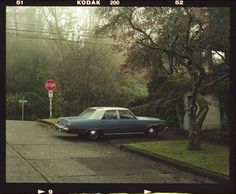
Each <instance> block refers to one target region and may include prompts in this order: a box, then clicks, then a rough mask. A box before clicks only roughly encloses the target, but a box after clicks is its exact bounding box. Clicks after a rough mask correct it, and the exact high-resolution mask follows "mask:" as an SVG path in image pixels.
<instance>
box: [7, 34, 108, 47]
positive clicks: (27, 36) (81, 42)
mask: <svg viewBox="0 0 236 194" xmlns="http://www.w3.org/2000/svg"><path fill="white" fill-rule="evenodd" d="M6 34H7V35H8V36H10V37H15V38H17V37H19V38H28V39H40V40H60V41H65V42H73V43H80V44H94V45H101V46H109V47H111V46H112V44H101V43H94V42H89V41H76V40H66V39H58V38H48V37H39V36H32V35H31V36H30V35H21V34H16V33H6Z"/></svg>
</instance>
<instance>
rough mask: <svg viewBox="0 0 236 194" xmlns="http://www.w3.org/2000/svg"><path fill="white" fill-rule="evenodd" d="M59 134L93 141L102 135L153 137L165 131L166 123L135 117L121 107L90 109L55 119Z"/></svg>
mask: <svg viewBox="0 0 236 194" xmlns="http://www.w3.org/2000/svg"><path fill="white" fill-rule="evenodd" d="M55 126H56V129H57V130H59V131H61V132H66V133H72V134H79V135H87V136H88V137H89V138H90V139H92V140H95V139H98V138H99V137H101V136H103V135H124V134H145V135H146V136H148V137H155V136H156V135H157V133H159V132H161V131H163V130H165V129H167V122H166V121H164V120H160V119H158V118H151V117H140V116H135V115H134V114H133V113H132V112H131V111H130V110H129V109H127V108H121V107H90V108H88V109H86V110H85V111H83V112H82V113H81V114H80V115H79V116H74V117H61V118H58V119H57V122H56V124H55Z"/></svg>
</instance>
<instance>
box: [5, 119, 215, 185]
mask: <svg viewBox="0 0 236 194" xmlns="http://www.w3.org/2000/svg"><path fill="white" fill-rule="evenodd" d="M6 134H7V137H6V180H7V182H8V183H213V181H212V180H210V179H208V178H205V177H200V176H197V175H194V174H191V173H188V172H185V171H182V170H179V169H176V168H174V167H170V166H168V165H166V164H164V163H161V162H156V161H153V160H151V159H147V158H144V157H142V156H138V155H136V154H133V153H129V152H126V151H124V150H120V149H119V145H120V144H123V143H130V142H137V141H150V139H147V138H144V137H141V136H135V137H133V136H132V137H130V136H125V137H105V138H103V139H101V140H99V141H91V140H87V139H85V138H78V136H76V135H69V134H65V133H60V132H58V131H56V130H55V129H54V128H50V127H45V125H41V124H39V123H38V122H33V121H10V120H8V121H7V122H6Z"/></svg>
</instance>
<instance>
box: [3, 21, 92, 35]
mask: <svg viewBox="0 0 236 194" xmlns="http://www.w3.org/2000/svg"><path fill="white" fill-rule="evenodd" d="M6 23H7V24H10V25H12V24H15V22H6ZM18 24H20V27H22V25H21V24H23V27H24V28H26V29H27V28H28V29H29V28H30V26H32V28H35V29H40V30H41V29H42V28H39V27H36V26H35V25H34V24H27V23H20V22H17V25H18ZM24 25H26V26H27V27H26V26H24ZM28 26H29V27H28ZM32 28H30V29H32ZM63 29H70V28H68V27H67V28H64V27H63ZM80 31H81V32H86V34H94V33H90V32H91V30H84V29H80ZM67 32H75V30H67Z"/></svg>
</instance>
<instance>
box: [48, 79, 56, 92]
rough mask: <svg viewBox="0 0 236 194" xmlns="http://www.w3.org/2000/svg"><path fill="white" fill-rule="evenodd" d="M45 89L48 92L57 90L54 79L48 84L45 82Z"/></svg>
mask: <svg viewBox="0 0 236 194" xmlns="http://www.w3.org/2000/svg"><path fill="white" fill-rule="evenodd" d="M45 88H46V89H47V90H52V91H53V90H55V88H56V82H55V81H54V80H52V79H49V80H47V81H46V82H45Z"/></svg>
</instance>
